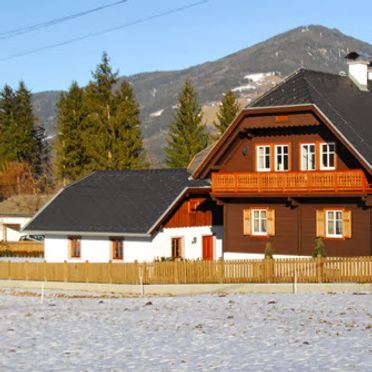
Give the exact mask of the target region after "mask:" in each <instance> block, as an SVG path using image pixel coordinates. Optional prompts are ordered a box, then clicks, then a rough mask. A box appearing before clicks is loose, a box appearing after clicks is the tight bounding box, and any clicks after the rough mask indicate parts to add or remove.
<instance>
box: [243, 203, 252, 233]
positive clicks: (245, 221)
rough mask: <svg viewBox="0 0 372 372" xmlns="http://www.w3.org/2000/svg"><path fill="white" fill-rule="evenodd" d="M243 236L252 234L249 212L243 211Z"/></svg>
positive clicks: (247, 210) (248, 210)
mask: <svg viewBox="0 0 372 372" xmlns="http://www.w3.org/2000/svg"><path fill="white" fill-rule="evenodd" d="M243 234H244V235H251V234H252V223H251V210H250V209H243Z"/></svg>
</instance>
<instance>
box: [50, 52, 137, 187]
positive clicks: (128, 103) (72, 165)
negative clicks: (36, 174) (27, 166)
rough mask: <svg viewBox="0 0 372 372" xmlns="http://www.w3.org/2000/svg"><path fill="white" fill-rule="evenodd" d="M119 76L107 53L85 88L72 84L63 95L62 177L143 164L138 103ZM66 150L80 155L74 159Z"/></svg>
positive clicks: (59, 167) (59, 146) (60, 111)
mask: <svg viewBox="0 0 372 372" xmlns="http://www.w3.org/2000/svg"><path fill="white" fill-rule="evenodd" d="M117 75H118V74H117V72H113V71H112V68H111V66H110V63H109V58H108V56H107V54H106V53H104V54H103V56H102V60H101V63H100V64H99V65H98V66H97V68H96V70H95V71H94V72H93V73H92V80H91V81H90V83H89V84H88V86H87V88H86V89H85V90H82V89H80V88H79V87H78V86H77V84H74V86H73V87H71V88H70V91H69V93H68V94H67V95H65V96H62V97H61V101H60V103H59V105H58V122H59V123H60V124H59V132H60V133H65V134H64V135H61V136H59V138H58V140H57V145H56V148H57V149H58V150H57V153H58V156H57V161H56V172H57V174H58V175H59V177H61V176H62V178H63V177H66V178H68V179H69V180H73V179H76V178H78V177H80V176H82V175H84V174H86V173H89V172H91V171H93V170H99V169H112V170H119V169H126V168H139V167H141V166H143V137H142V133H141V129H140V118H139V105H138V103H137V101H136V99H135V96H134V92H133V89H132V87H131V86H130V85H129V83H128V82H126V81H123V82H121V83H119V82H118V77H117ZM72 88H73V89H72ZM74 112H75V114H74ZM74 115H76V116H75V119H74V120H75V122H74V124H71V117H74ZM74 120H72V121H74ZM71 125H72V126H73V129H72V128H71ZM71 130H73V131H75V132H74V133H75V134H74V135H72V134H71V133H70V131H71ZM67 144H68V147H67ZM67 152H70V153H74V154H76V157H75V160H74V159H72V157H73V156H70V155H69V154H68V153H67ZM66 161H67V162H68V164H67V163H65V164H64V162H66ZM66 167H67V168H69V169H70V170H69V172H66Z"/></svg>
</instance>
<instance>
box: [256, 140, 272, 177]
mask: <svg viewBox="0 0 372 372" xmlns="http://www.w3.org/2000/svg"><path fill="white" fill-rule="evenodd" d="M270 158H271V151H270V146H269V145H267V146H257V147H256V159H257V171H258V172H270V170H271V164H270V163H271V162H270V160H271V159H270Z"/></svg>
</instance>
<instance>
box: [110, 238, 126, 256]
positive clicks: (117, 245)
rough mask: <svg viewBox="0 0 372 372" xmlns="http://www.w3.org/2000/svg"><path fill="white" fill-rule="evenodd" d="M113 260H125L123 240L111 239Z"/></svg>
mask: <svg viewBox="0 0 372 372" xmlns="http://www.w3.org/2000/svg"><path fill="white" fill-rule="evenodd" d="M111 249H112V259H113V260H122V259H123V241H122V240H121V239H111Z"/></svg>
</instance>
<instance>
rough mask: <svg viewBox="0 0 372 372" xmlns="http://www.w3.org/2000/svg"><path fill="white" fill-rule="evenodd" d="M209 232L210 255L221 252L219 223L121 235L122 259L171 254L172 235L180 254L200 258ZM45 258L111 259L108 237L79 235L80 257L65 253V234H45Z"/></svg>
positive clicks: (58, 259) (71, 260)
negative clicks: (149, 234) (180, 244)
mask: <svg viewBox="0 0 372 372" xmlns="http://www.w3.org/2000/svg"><path fill="white" fill-rule="evenodd" d="M204 235H213V236H214V237H213V246H214V258H215V259H218V258H220V257H221V255H222V242H223V226H214V227H212V226H201V227H183V228H170V229H163V230H161V231H159V232H158V233H157V234H156V235H154V236H153V237H152V238H124V239H123V255H124V262H134V261H136V260H137V261H138V262H143V261H147V262H149V261H153V260H154V259H156V258H160V257H170V256H171V254H172V238H178V237H179V238H182V241H183V257H184V258H187V259H197V258H202V252H203V250H202V237H203V236H204ZM44 249H45V260H46V261H48V262H63V261H65V260H66V261H68V262H79V261H82V262H84V261H89V262H107V261H109V260H110V259H111V254H112V253H111V243H110V239H109V237H103V238H93V237H82V238H81V258H80V259H76V258H70V257H69V254H70V252H69V242H68V238H67V237H66V236H63V235H61V236H51V235H46V236H45V243H44Z"/></svg>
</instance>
